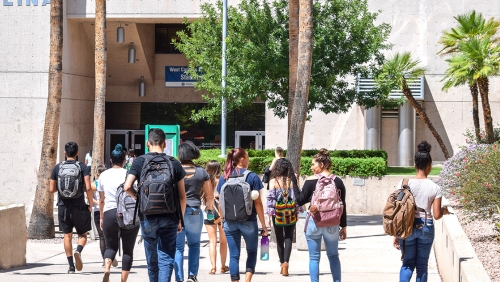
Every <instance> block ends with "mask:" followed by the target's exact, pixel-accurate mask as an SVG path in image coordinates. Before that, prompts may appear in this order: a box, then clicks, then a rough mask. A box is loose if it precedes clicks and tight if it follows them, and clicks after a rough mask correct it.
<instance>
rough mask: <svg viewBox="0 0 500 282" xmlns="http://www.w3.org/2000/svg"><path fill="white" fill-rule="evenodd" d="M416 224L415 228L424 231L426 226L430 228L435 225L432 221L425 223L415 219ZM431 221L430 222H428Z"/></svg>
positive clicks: (414, 224)
mask: <svg viewBox="0 0 500 282" xmlns="http://www.w3.org/2000/svg"><path fill="white" fill-rule="evenodd" d="M415 220H416V222H414V223H413V227H415V228H417V229H422V228H424V226H428V225H434V222H433V221H432V220H426V221H423V220H421V219H419V220H417V219H416V218H415ZM427 221H429V222H427Z"/></svg>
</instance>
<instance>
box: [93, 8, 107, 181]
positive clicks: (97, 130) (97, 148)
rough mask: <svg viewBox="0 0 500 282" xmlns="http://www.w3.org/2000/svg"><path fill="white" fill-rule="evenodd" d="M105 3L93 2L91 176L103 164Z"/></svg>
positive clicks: (95, 173)
mask: <svg viewBox="0 0 500 282" xmlns="http://www.w3.org/2000/svg"><path fill="white" fill-rule="evenodd" d="M106 60H107V54H106V1H105V0H96V1H95V104H94V142H93V147H92V148H93V151H92V159H93V160H92V175H93V176H94V177H95V175H97V167H98V166H99V165H105V162H104V131H105V121H106V116H105V103H106Z"/></svg>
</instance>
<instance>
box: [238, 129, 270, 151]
mask: <svg viewBox="0 0 500 282" xmlns="http://www.w3.org/2000/svg"><path fill="white" fill-rule="evenodd" d="M234 136H235V140H234V147H235V148H243V149H255V150H264V149H265V148H266V132H265V131H235V132H234Z"/></svg>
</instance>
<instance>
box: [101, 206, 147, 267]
mask: <svg viewBox="0 0 500 282" xmlns="http://www.w3.org/2000/svg"><path fill="white" fill-rule="evenodd" d="M102 229H103V231H104V238H105V241H106V252H104V258H105V259H110V260H114V259H115V256H116V252H117V251H118V246H119V244H120V237H121V238H122V248H123V257H122V270H125V271H130V269H131V268H132V261H133V260H134V246H135V240H136V239H137V233H138V232H139V226H137V228H134V229H121V228H119V227H118V223H117V222H116V209H112V210H109V211H105V212H104V221H103V223H102Z"/></svg>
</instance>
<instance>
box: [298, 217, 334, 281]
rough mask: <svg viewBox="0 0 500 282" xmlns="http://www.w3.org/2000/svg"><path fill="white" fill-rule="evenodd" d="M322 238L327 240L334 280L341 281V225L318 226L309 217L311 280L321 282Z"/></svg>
mask: <svg viewBox="0 0 500 282" xmlns="http://www.w3.org/2000/svg"><path fill="white" fill-rule="evenodd" d="M321 238H323V239H324V241H325V248H326V256H327V257H328V260H329V261H330V271H331V273H332V277H333V281H334V282H340V281H341V279H342V278H341V274H340V273H341V272H340V259H339V226H338V225H335V226H330V227H316V224H315V223H314V220H313V219H312V218H309V221H308V223H307V229H306V240H307V248H308V249H309V276H310V278H311V282H319V261H320V259H321Z"/></svg>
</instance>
